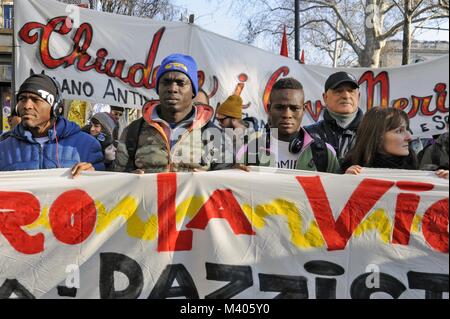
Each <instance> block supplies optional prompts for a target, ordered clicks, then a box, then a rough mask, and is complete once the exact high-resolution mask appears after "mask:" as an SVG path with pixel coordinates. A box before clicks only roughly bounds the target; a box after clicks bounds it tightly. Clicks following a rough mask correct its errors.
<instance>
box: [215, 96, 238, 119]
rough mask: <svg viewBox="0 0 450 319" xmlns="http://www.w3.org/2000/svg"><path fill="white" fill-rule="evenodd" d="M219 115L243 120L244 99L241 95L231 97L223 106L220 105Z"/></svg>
mask: <svg viewBox="0 0 450 319" xmlns="http://www.w3.org/2000/svg"><path fill="white" fill-rule="evenodd" d="M217 113H218V114H221V115H225V116H229V117H232V118H235V119H241V118H242V98H241V97H240V96H239V95H231V96H229V97H228V98H227V99H226V100H225V101H224V102H223V103H222V104H220V105H219V107H218V109H217Z"/></svg>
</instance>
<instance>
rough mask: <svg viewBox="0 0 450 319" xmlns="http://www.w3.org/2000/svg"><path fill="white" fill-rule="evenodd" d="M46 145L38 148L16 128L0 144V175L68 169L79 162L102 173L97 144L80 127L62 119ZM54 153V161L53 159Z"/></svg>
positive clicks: (37, 145) (100, 150)
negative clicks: (4, 172)
mask: <svg viewBox="0 0 450 319" xmlns="http://www.w3.org/2000/svg"><path fill="white" fill-rule="evenodd" d="M48 137H49V141H47V142H46V143H45V144H44V145H43V146H42V147H41V145H40V144H39V143H38V142H36V141H35V140H34V139H33V137H32V135H31V132H30V131H27V130H26V129H25V128H24V127H23V126H22V125H20V124H19V125H17V126H16V127H15V128H14V130H13V131H12V132H11V135H10V136H9V137H8V138H7V139H5V140H3V141H1V142H0V171H18V170H34V169H49V168H58V167H72V166H74V165H75V164H76V163H79V162H88V163H91V164H92V165H93V166H94V167H95V169H96V170H99V171H103V170H105V166H104V164H103V153H102V148H101V146H100V143H99V142H98V141H97V140H96V139H95V138H94V137H93V136H91V135H88V134H86V133H84V132H82V131H81V129H80V127H79V126H78V125H77V124H75V123H74V122H71V121H69V120H67V119H65V118H63V117H59V118H58V121H57V122H56V134H54V131H53V127H52V128H51V129H50V130H49V131H48ZM56 151H58V155H59V156H58V157H57V156H56Z"/></svg>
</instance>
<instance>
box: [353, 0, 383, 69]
mask: <svg viewBox="0 0 450 319" xmlns="http://www.w3.org/2000/svg"><path fill="white" fill-rule="evenodd" d="M366 8H367V9H366V11H365V12H366V13H365V24H364V34H365V45H364V50H361V52H359V53H358V61H359V66H361V67H371V68H377V67H379V65H380V53H381V49H382V48H383V47H384V45H385V43H386V41H381V40H380V36H381V34H382V30H383V20H384V17H383V16H382V15H381V14H380V10H379V6H378V3H377V1H376V0H366Z"/></svg>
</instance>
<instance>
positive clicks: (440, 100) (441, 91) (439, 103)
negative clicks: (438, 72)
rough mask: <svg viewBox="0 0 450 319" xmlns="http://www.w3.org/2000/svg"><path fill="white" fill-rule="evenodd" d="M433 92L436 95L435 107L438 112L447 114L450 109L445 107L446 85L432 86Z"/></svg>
mask: <svg viewBox="0 0 450 319" xmlns="http://www.w3.org/2000/svg"><path fill="white" fill-rule="evenodd" d="M434 92H436V93H437V94H438V96H437V98H436V107H437V109H438V110H439V111H441V112H443V113H447V112H448V111H449V110H450V108H448V107H445V100H446V99H447V84H445V83H438V84H436V85H435V86H434Z"/></svg>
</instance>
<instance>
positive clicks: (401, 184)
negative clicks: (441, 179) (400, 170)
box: [395, 181, 434, 192]
mask: <svg viewBox="0 0 450 319" xmlns="http://www.w3.org/2000/svg"><path fill="white" fill-rule="evenodd" d="M395 186H397V187H398V188H400V189H401V190H404V191H413V192H426V191H431V190H432V189H433V188H434V185H433V184H430V183H423V182H411V181H398V182H397V183H395Z"/></svg>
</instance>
